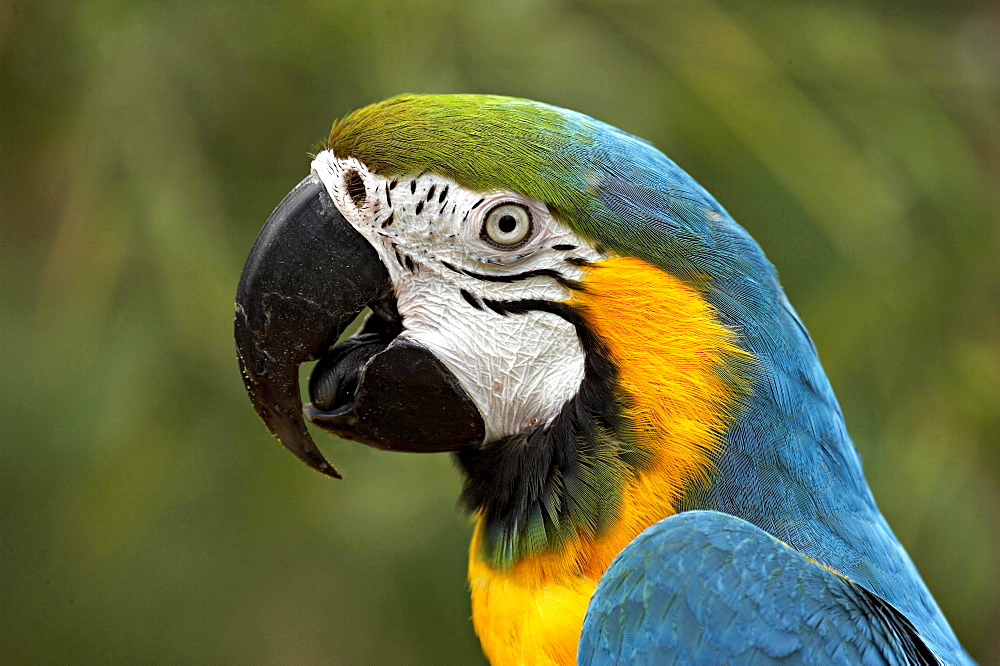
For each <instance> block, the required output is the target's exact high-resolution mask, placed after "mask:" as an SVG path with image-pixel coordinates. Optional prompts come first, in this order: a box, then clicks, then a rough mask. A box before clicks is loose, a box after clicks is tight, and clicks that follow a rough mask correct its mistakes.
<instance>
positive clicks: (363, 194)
mask: <svg viewBox="0 0 1000 666" xmlns="http://www.w3.org/2000/svg"><path fill="white" fill-rule="evenodd" d="M344 186H345V187H347V194H348V196H350V197H351V201H353V202H354V205H355V206H357V207H358V208H361V207H362V206H364V205H365V199H367V198H368V192H367V190H366V189H365V181H364V180H363V179H362V178H361V174H359V173H358V172H357V171H348V172H347V173H346V174H344Z"/></svg>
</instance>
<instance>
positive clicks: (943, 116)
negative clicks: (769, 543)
mask: <svg viewBox="0 0 1000 666" xmlns="http://www.w3.org/2000/svg"><path fill="white" fill-rule="evenodd" d="M998 38H1000V20H998V15H997V13H996V11H995V7H992V5H991V3H988V2H981V3H975V2H953V3H929V2H923V3H922V2H915V3H905V4H904V3H888V2H886V3H879V2H874V3H873V2H866V1H864V0H840V1H838V2H824V3H820V2H799V1H796V0H776V1H775V2H770V3H766V4H760V3H751V4H744V3H735V2H723V1H719V2H712V1H711V0H684V1H682V2H676V3H669V4H658V3H641V2H614V3H599V2H591V1H588V0H581V1H579V2H555V1H552V2H527V1H516V0H502V1H496V2H490V3H486V2H482V3H468V2H459V1H457V0H453V1H448V0H441V1H438V2H427V3H414V2H406V1H404V0H400V1H389V0H385V1H376V2H351V3H338V2H329V1H327V0H301V1H298V2H283V3H270V2H263V1H258V2H210V3H203V2H194V1H191V0H187V1H184V0H179V1H172V2H163V1H158V2H153V1H147V2H122V1H116V0H91V1H90V2H64V1H49V2H26V1H23V0H12V1H11V2H6V3H4V4H3V5H2V6H0V49H2V64H0V74H2V99H0V101H2V122H3V128H2V135H0V141H2V151H3V152H2V155H3V157H2V171H0V176H2V219H3V225H2V230H0V234H2V235H0V252H2V255H0V260H2V264H0V266H2V268H0V270H2V286H3V290H2V293H3V296H2V299H3V300H2V317H3V319H2V324H3V343H2V370H3V377H4V379H3V383H2V389H0V390H2V391H3V400H2V413H0V417H2V419H3V440H4V441H3V452H4V454H3V465H2V470H0V475H2V476H0V482H2V489H0V500H2V512H3V513H2V521H3V522H2V530H3V531H2V540H3V544H2V553H3V555H2V557H3V562H2V568H0V576H2V590H3V593H2V604H3V606H2V624H0V646H2V655H3V661H4V663H6V664H21V663H73V662H75V663H83V662H109V663H114V662H140V663H202V662H233V663H237V662H238V663H319V662H329V663H435V664H445V663H456V664H464V663H474V662H478V661H481V660H482V656H481V654H480V652H479V648H478V643H477V641H476V639H475V637H474V635H473V633H472V629H471V624H470V622H469V620H468V616H469V602H468V596H467V591H466V587H465V581H464V569H465V548H466V543H467V540H468V536H469V532H470V528H469V524H468V522H467V519H466V518H465V517H463V516H462V515H461V514H460V513H459V512H458V511H457V510H456V508H455V499H456V497H457V495H458V489H459V479H458V475H457V472H455V471H454V470H453V469H452V466H451V463H450V462H449V460H448V459H447V458H446V457H444V456H423V457H421V456H414V455H402V454H386V453H379V452H375V451H372V450H368V449H366V448H364V447H361V446H357V445H352V444H349V443H345V442H337V441H332V440H331V439H330V438H328V437H323V438H322V441H323V442H325V443H324V446H325V448H326V449H327V451H328V453H329V455H330V457H331V459H332V460H333V461H334V463H335V464H337V466H338V467H339V468H340V469H341V470H342V471H343V472H344V473H345V476H346V477H347V479H346V480H345V481H343V482H331V481H330V480H328V479H326V478H323V477H321V476H320V475H318V474H315V473H312V472H309V471H308V470H307V469H306V468H305V467H303V466H302V465H301V464H299V463H298V462H296V461H295V460H294V459H293V458H292V457H291V456H290V455H288V454H287V453H286V452H285V451H284V450H282V449H281V448H280V447H279V446H278V445H277V444H276V443H275V442H274V441H273V440H271V438H270V437H268V436H267V434H266V432H265V431H264V428H263V427H262V425H261V424H260V422H259V421H258V420H257V418H256V417H255V416H254V414H253V411H252V409H251V408H250V405H249V402H248V401H247V399H246V396H245V394H244V392H243V388H242V385H241V382H240V377H239V373H238V371H237V368H236V361H235V353H234V350H233V343H232V339H231V326H232V302H233V294H234V290H235V285H236V281H237V278H238V276H239V272H240V268H241V265H242V261H243V258H244V257H245V254H246V252H247V251H248V249H249V247H250V245H251V243H252V241H253V238H254V236H255V234H256V233H257V230H258V229H259V227H260V225H261V224H262V223H263V221H264V219H265V218H266V217H267V214H268V213H269V212H270V210H271V209H272V207H273V206H274V205H275V204H276V203H277V202H278V201H279V200H280V199H281V198H282V196H283V195H284V194H285V193H286V192H287V191H288V190H289V189H290V188H291V187H292V186H293V185H294V184H295V183H296V182H298V181H299V179H300V178H302V177H303V175H305V173H306V171H307V169H308V165H309V161H308V157H307V153H308V151H309V149H310V147H311V146H313V145H314V144H315V143H316V142H317V141H318V140H320V139H322V138H323V137H324V135H325V133H326V131H327V129H328V127H329V125H330V123H331V122H332V120H333V119H334V118H336V117H338V116H339V115H342V114H344V113H345V112H347V111H349V110H351V109H353V108H355V107H358V106H360V105H363V104H366V103H368V102H371V101H375V100H378V99H381V98H384V97H387V96H389V95H392V94H396V93H400V92H404V91H413V92H452V91H468V92H495V93H503V94H512V95H518V96H523V97H530V98H535V99H539V100H542V101H547V102H551V103H555V104H559V105H562V106H566V107H570V108H574V109H577V110H580V111H583V112H586V113H589V114H591V115H594V116H596V117H598V118H601V119H602V120H605V121H608V122H610V123H612V124H614V125H618V126H620V127H622V128H624V129H626V130H629V131H631V132H633V133H635V134H638V135H640V136H643V137H645V138H647V139H650V140H652V141H653V142H654V143H655V144H656V145H658V146H659V147H661V148H662V149H663V150H664V151H665V152H667V153H668V154H669V155H670V156H672V157H673V158H674V159H675V160H676V161H677V162H679V163H680V164H681V165H682V166H684V167H685V168H686V169H688V170H689V171H690V172H691V173H692V174H693V175H694V176H695V177H696V178H697V179H698V180H699V181H700V182H702V183H703V184H704V185H705V186H706V187H708V189H709V190H711V191H712V192H713V193H714V194H715V195H716V196H717V198H718V199H719V200H720V201H721V202H723V204H724V205H725V206H726V207H727V208H728V209H729V210H730V211H731V212H732V213H733V215H734V216H735V217H736V218H737V219H738V220H740V221H741V222H742V223H743V224H744V225H745V226H746V227H747V228H748V229H749V230H750V231H751V233H753V234H754V235H755V236H756V237H757V239H758V240H759V241H760V242H761V244H762V245H763V247H764V248H765V250H766V251H767V252H768V254H769V256H770V258H771V259H772V261H773V262H774V263H775V264H776V265H777V267H778V269H779V270H780V271H781V274H782V277H783V281H784V284H785V286H786V288H787V290H788V292H789V295H790V298H791V300H792V301H793V302H794V303H795V304H796V306H797V307H798V309H799V311H800V313H801V314H802V317H803V319H804V320H805V322H806V324H807V325H808V326H809V327H810V329H811V331H812V333H813V334H814V337H815V340H816V343H817V346H818V347H819V349H820V353H821V355H822V357H823V360H824V362H825V365H826V369H827V371H828V373H829V374H830V376H831V379H832V381H833V384H834V387H835V388H836V389H837V391H838V395H839V397H840V399H841V401H842V403H843V407H844V411H845V412H846V415H847V419H848V425H849V427H850V428H851V431H852V433H853V435H854V438H855V440H856V442H857V445H858V447H859V449H860V450H861V453H862V455H863V457H864V460H865V464H866V472H867V475H868V479H869V481H870V483H871V486H872V488H873V490H874V492H875V495H876V497H877V498H878V500H879V502H880V505H881V507H882V509H883V510H884V512H885V514H886V516H887V518H888V519H889V522H890V523H891V524H892V525H893V527H894V528H895V530H896V532H897V534H898V535H899V537H900V539H901V540H902V541H903V543H904V544H905V546H906V547H907V548H908V549H909V552H910V553H911V555H912V556H913V559H914V560H915V561H916V563H917V565H918V567H919V568H920V570H921V572H922V573H923V575H924V577H925V579H926V580H927V583H928V585H929V586H930V588H931V590H932V591H933V592H934V594H935V595H936V597H937V599H938V601H939V603H940V605H941V606H942V608H943V609H944V611H945V613H946V614H947V616H948V617H949V618H950V620H951V623H952V625H953V626H954V628H955V630H956V632H957V633H958V635H959V637H960V638H961V640H962V641H963V643H964V644H965V645H966V647H967V648H968V649H969V651H970V652H971V653H972V654H973V655H974V656H975V657H977V658H978V659H980V660H982V661H984V662H1000V642H998V641H1000V638H998V635H1000V632H998V631H997V625H996V622H997V617H998V616H1000V557H998V553H1000V531H998V529H997V525H998V523H1000V490H998V483H997V481H998V479H1000V453H998V447H997V443H998V441H1000V407H998V402H1000V399H998V388H997V387H998V386H1000V313H998V309H1000V308H998V304H1000V279H998V272H1000V269H998V266H1000V263H998V259H997V258H998V256H1000V216H998V214H997V213H998V194H997V187H996V185H997V183H998V182H1000V132H998V128H1000V123H998V110H1000V95H998V90H1000V87H998V81H1000V69H998V67H1000V65H998V63H1000V57H998V53H997V44H998V43H1000V39H998Z"/></svg>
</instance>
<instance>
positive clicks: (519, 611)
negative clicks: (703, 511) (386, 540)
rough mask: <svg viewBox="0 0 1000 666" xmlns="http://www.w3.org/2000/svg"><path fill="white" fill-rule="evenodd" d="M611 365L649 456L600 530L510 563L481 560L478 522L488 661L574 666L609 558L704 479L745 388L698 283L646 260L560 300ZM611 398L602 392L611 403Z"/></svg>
mask: <svg viewBox="0 0 1000 666" xmlns="http://www.w3.org/2000/svg"><path fill="white" fill-rule="evenodd" d="M568 303H569V305H570V306H572V307H573V308H574V309H575V310H576V311H577V312H579V314H580V315H581V316H582V318H583V320H584V322H585V323H586V325H587V327H588V328H589V329H590V330H591V331H592V332H593V333H594V335H595V336H596V337H597V338H598V339H599V340H600V341H601V342H602V344H603V345H604V347H605V349H606V353H607V355H608V357H609V359H610V361H611V363H612V364H613V365H614V366H615V368H616V370H617V377H616V381H617V385H618V388H619V389H620V392H621V398H620V400H621V403H622V406H621V410H622V412H623V414H622V416H623V417H624V420H625V421H626V422H627V423H628V425H629V426H630V429H631V432H630V433H629V434H628V435H627V437H630V438H634V439H635V440H636V442H637V443H638V445H639V446H640V448H641V449H642V450H644V451H646V452H647V453H648V456H646V458H645V459H643V460H642V464H641V465H639V466H637V467H636V468H635V469H634V470H633V472H632V473H630V474H628V475H627V478H625V479H623V481H622V483H621V484H620V491H619V492H620V497H618V498H615V499H614V501H610V502H607V503H606V506H608V507H610V508H609V511H610V512H611V513H612V515H610V516H608V517H607V520H606V521H604V522H603V523H601V527H600V529H599V530H597V531H596V532H595V531H594V530H592V529H591V530H587V529H580V528H579V527H578V528H577V529H576V530H575V532H574V533H573V534H571V535H570V536H569V537H568V538H565V539H563V540H562V542H561V543H559V544H558V545H557V546H556V547H548V548H546V549H545V550H543V551H541V552H535V553H529V554H526V555H523V556H520V557H518V558H516V559H514V560H513V562H512V563H510V565H509V566H497V565H496V562H495V561H490V558H488V557H486V556H485V555H484V542H485V538H486V537H485V534H486V530H487V525H486V522H487V521H486V519H485V517H484V516H483V515H481V514H480V515H478V516H477V518H478V520H477V524H476V528H475V532H474V535H473V539H472V544H471V547H470V556H469V584H470V586H471V591H472V617H473V624H474V626H475V629H476V633H477V634H478V636H479V638H480V641H481V643H482V646H483V650H484V652H485V653H486V655H487V657H488V658H489V659H490V661H491V662H492V663H493V664H524V663H528V664H573V663H576V651H577V644H578V642H579V639H580V631H581V627H582V625H583V619H584V614H585V612H586V609H587V604H588V603H589V601H590V597H591V595H592V594H593V592H594V588H595V587H596V585H597V581H598V580H599V579H600V577H601V575H602V574H603V573H604V571H605V570H606V569H607V567H608V565H609V564H610V563H611V560H612V559H613V558H614V557H615V556H616V555H617V554H618V553H619V552H620V551H621V550H622V549H623V548H624V547H625V546H626V545H628V543H629V542H631V541H632V540H633V539H634V538H635V537H636V536H637V535H638V534H639V533H640V532H642V531H643V530H644V529H646V528H647V527H649V526H650V525H652V524H654V523H656V522H658V521H659V520H662V519H663V518H666V517H668V516H670V515H672V514H673V513H675V512H676V510H677V507H678V505H679V503H680V501H681V498H682V497H683V496H684V494H685V493H686V492H687V491H688V490H690V489H691V488H693V487H696V486H697V485H699V484H705V483H707V482H708V481H709V478H710V475H711V472H712V470H713V461H714V460H715V459H716V458H717V456H718V455H719V453H720V452H721V449H722V446H723V443H724V434H725V431H726V429H727V427H728V426H729V425H730V424H731V423H732V420H733V418H734V417H735V414H736V412H737V411H738V409H739V408H740V406H741V405H742V404H743V402H744V400H745V398H746V396H747V395H748V394H749V381H748V379H747V377H748V376H749V374H750V373H749V371H748V370H749V368H750V367H751V365H752V363H753V357H752V356H751V355H750V354H749V353H748V352H745V351H743V350H742V349H740V348H739V347H738V346H737V344H736V335H735V334H734V333H733V332H732V331H730V330H729V329H727V328H726V327H724V326H723V325H722V324H721V323H719V320H718V317H717V315H716V313H715V311H714V309H713V308H712V306H711V305H709V304H708V303H707V302H706V301H705V299H704V297H703V296H702V294H701V293H700V292H699V291H698V289H697V288H695V287H692V286H690V285H688V284H686V283H684V282H682V281H680V280H678V279H676V278H674V277H672V276H671V275H669V274H667V273H666V272H664V271H662V270H661V269H659V268H656V267H655V266H652V265H651V264H648V263H646V262H644V261H641V260H639V259H634V258H630V257H613V258H610V259H606V260H604V261H601V262H599V263H598V264H595V265H593V266H592V267H590V268H589V269H588V271H587V275H586V278H585V280H584V281H583V285H582V289H580V290H578V291H574V293H573V298H572V299H571V300H570V301H568ZM611 399H612V398H611V397H610V396H609V397H608V400H611Z"/></svg>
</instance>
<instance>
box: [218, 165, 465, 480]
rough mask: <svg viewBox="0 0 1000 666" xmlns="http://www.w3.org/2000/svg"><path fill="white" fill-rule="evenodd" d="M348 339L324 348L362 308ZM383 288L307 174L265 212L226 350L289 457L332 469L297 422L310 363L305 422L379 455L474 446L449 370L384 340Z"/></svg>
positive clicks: (391, 333) (373, 265)
mask: <svg viewBox="0 0 1000 666" xmlns="http://www.w3.org/2000/svg"><path fill="white" fill-rule="evenodd" d="M369 305H370V306H371V307H372V315H371V317H370V319H369V320H368V322H367V323H366V325H365V327H364V329H363V330H362V331H361V332H360V333H359V334H358V335H356V336H355V337H353V338H351V339H350V340H348V341H345V342H344V343H343V344H341V345H337V346H336V347H334V344H335V343H336V341H337V338H338V337H339V336H340V334H341V333H342V332H343V331H344V329H345V328H346V327H347V325H348V324H349V323H350V322H351V321H352V320H353V319H354V318H355V317H356V316H357V315H358V314H359V313H360V312H361V311H362V310H363V309H364V308H365V307H367V306H369ZM400 330H401V326H400V321H399V317H398V315H397V314H395V306H394V300H393V295H392V285H391V282H390V280H389V274H388V272H387V271H386V269H385V266H384V265H383V264H382V262H381V261H380V260H379V257H378V253H377V252H376V251H375V248H373V247H372V245H371V244H370V243H369V242H368V241H367V240H366V239H365V238H364V237H363V236H362V235H361V234H360V233H358V231H357V230H356V229H354V227H352V226H351V224H350V223H349V222H348V221H347V220H346V219H344V216H343V215H342V214H341V213H340V211H339V210H337V207H336V206H335V205H334V203H333V201H332V200H331V199H330V196H329V194H328V193H327V191H326V187H325V186H324V185H323V183H322V181H321V180H320V179H319V177H318V176H316V175H311V176H309V177H308V178H306V179H305V180H303V181H302V182H301V183H299V184H298V185H297V186H296V187H295V189H294V190H292V191H291V192H290V193H289V194H288V196H286V197H285V198H284V200H282V202H281V203H280V204H278V207H277V208H275V209H274V212H273V213H271V216H270V217H269V218H268V219H267V222H266V223H265V224H264V228H263V229H261V231H260V234H258V236H257V240H256V241H255V242H254V245H253V249H251V250H250V255H249V256H248V257H247V261H246V265H245V266H244V267H243V274H242V276H241V277H240V283H239V287H238V288H237V291H236V322H235V333H236V350H237V353H238V355H239V361H240V368H241V370H242V371H243V383H244V385H245V386H246V390H247V393H248V394H249V395H250V401H251V402H252V403H253V405H254V407H255V408H256V410H257V413H258V414H259V415H260V417H261V419H263V420H264V424H265V425H266V426H267V428H268V430H270V431H271V433H272V434H273V435H274V436H275V437H277V438H278V440H279V441H280V442H281V443H282V444H283V445H284V446H285V448H287V449H288V450H289V451H291V452H292V453H294V454H295V456H296V457H297V458H299V459H300V460H302V461H303V462H304V463H306V464H307V465H309V466H310V467H312V468H313V469H315V470H318V471H320V472H322V473H324V474H326V475H328V476H333V477H336V478H340V475H339V474H338V473H337V471H336V470H335V469H334V468H333V466H332V465H330V463H329V462H327V460H326V459H325V458H324V457H323V454H322V453H320V452H319V449H317V448H316V444H315V443H314V442H313V440H312V437H311V436H310V434H309V431H308V430H307V429H306V425H305V421H304V419H303V405H302V399H301V397H300V395H299V371H298V368H299V365H300V364H301V363H305V362H308V361H314V360H317V359H320V358H321V357H322V360H321V362H320V363H319V364H318V365H317V367H316V369H315V370H314V372H313V377H312V379H311V381H310V393H311V394H312V396H313V402H314V403H316V405H312V404H310V405H306V407H305V409H306V412H307V413H308V414H309V417H310V419H311V420H312V421H313V422H314V423H316V424H317V425H319V426H320V427H323V428H326V429H328V430H330V431H333V432H335V433H336V434H338V435H341V436H343V437H346V438H349V439H354V440H357V441H360V442H363V443H365V444H369V445H372V446H376V447H379V448H384V449H396V450H405V451H454V450H457V449H458V448H461V447H462V446H466V445H470V444H473V445H475V444H481V443H482V438H483V432H484V426H483V422H482V418H481V417H480V415H479V412H478V410H477V409H476V407H475V405H474V404H473V403H472V401H471V400H470V399H469V397H468V395H467V394H466V393H465V392H464V390H463V389H462V388H461V386H460V385H459V383H458V381H457V380H456V379H455V378H454V377H453V376H452V375H451V373H450V372H449V371H448V370H447V369H446V368H445V367H444V366H443V365H442V364H441V362H440V361H438V360H437V359H436V358H435V357H434V356H433V354H431V353H430V351H428V350H427V349H425V348H423V347H422V346H420V345H418V344H416V343H413V342H409V341H406V340H403V339H396V335H397V334H398V333H399V332H400Z"/></svg>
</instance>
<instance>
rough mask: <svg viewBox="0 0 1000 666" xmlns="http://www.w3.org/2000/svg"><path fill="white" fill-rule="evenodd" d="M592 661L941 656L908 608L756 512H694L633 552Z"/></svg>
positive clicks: (609, 595)
mask: <svg viewBox="0 0 1000 666" xmlns="http://www.w3.org/2000/svg"><path fill="white" fill-rule="evenodd" d="M579 660H580V663H581V664H625V663H627V664H663V663H704V664H721V663H777V662H784V663H807V664H936V663H939V662H938V660H937V658H936V657H935V655H934V654H933V653H932V652H931V650H930V648H929V647H928V646H927V644H926V643H925V642H924V641H923V639H922V638H921V637H920V635H919V634H918V633H917V631H916V629H915V628H914V627H913V625H912V624H911V623H910V621H909V620H907V619H906V617H905V616H904V615H903V614H902V613H900V612H899V611H898V610H896V609H895V608H894V607H893V606H891V605H890V604H889V603H887V602H886V601H885V600H883V599H881V598H879V597H877V596H876V595H874V594H872V593H871V592H869V591H868V590H866V589H865V588H864V587H862V586H860V585H857V584H856V583H854V582H852V581H850V580H847V579H845V578H843V577H841V576H838V575H837V574H835V573H832V572H830V571H828V570H826V569H824V568H822V567H820V566H818V565H816V564H815V563H813V562H811V561H809V560H808V559H806V558H805V557H803V556H802V555H801V554H800V553H798V552H796V551H794V550H792V549H791V548H789V547H788V546H787V545H785V544H783V543H782V542H780V541H778V540H777V539H775V538H774V537H772V536H771V535H769V534H767V533H766V532H764V531H763V530H761V529H760V528H758V527H755V526H754V525H751V524H750V523H747V522H746V521H744V520H740V519H739V518H735V517H733V516H729V515H726V514H722V513H718V512H714V511H690V512H685V513H681V514H678V515H676V516H672V517H670V518H667V519H665V520H663V521H661V522H660V523H658V524H656V525H654V526H653V527H650V528H649V529H647V530H646V531H645V532H643V533H642V534H641V535H640V536H639V537H637V538H636V539H635V541H633V542H632V544H630V545H629V547H628V548H626V549H625V550H624V551H622V552H621V553H620V554H619V555H618V557H617V558H615V560H614V562H612V564H611V566H610V568H609V569H608V571H607V572H606V573H605V575H604V577H603V578H602V579H601V582H600V584H599V585H598V586H597V591H596V592H595V593H594V596H593V598H592V599H591V602H590V607H589V609H588V611H587V617H586V620H585V621H584V627H583V637H582V639H581V642H580V653H579Z"/></svg>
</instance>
